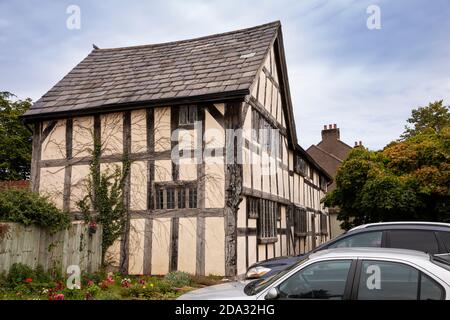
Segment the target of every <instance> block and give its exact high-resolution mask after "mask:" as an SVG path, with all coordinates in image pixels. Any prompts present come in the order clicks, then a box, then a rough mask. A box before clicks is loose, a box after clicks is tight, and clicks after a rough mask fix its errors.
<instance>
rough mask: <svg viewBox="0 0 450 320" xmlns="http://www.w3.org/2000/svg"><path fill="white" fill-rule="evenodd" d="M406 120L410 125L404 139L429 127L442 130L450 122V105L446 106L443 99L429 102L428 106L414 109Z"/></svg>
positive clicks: (406, 129) (406, 128)
mask: <svg viewBox="0 0 450 320" xmlns="http://www.w3.org/2000/svg"><path fill="white" fill-rule="evenodd" d="M406 121H407V122H408V124H409V125H406V126H405V132H403V134H402V136H401V138H402V139H407V138H410V137H412V136H414V135H416V134H418V133H420V132H423V131H425V130H428V129H431V130H434V131H436V132H440V131H441V130H442V129H443V128H445V127H446V126H448V124H449V122H450V112H449V106H444V105H443V101H442V100H440V101H435V102H433V103H429V104H428V106H427V107H419V108H417V109H414V110H412V113H411V117H410V118H409V119H408V120H406Z"/></svg>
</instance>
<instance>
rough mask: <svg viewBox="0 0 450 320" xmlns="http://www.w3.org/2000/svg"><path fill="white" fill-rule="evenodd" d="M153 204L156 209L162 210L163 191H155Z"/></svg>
mask: <svg viewBox="0 0 450 320" xmlns="http://www.w3.org/2000/svg"><path fill="white" fill-rule="evenodd" d="M155 204H156V209H163V208H164V190H163V189H161V188H157V189H156V199H155Z"/></svg>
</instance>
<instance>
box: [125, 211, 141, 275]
mask: <svg viewBox="0 0 450 320" xmlns="http://www.w3.org/2000/svg"><path fill="white" fill-rule="evenodd" d="M144 235H145V219H132V220H131V221H130V244H129V259H128V272H129V273H130V274H143V273H144V269H143V267H144V241H145V237H144Z"/></svg>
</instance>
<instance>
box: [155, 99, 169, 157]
mask: <svg viewBox="0 0 450 320" xmlns="http://www.w3.org/2000/svg"><path fill="white" fill-rule="evenodd" d="M154 119H155V151H156V152H160V151H166V150H170V149H171V132H170V107H162V108H155V113H154Z"/></svg>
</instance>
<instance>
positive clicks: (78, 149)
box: [72, 117, 94, 157]
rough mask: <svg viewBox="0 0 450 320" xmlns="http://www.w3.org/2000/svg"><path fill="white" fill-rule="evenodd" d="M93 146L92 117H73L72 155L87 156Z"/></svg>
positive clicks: (89, 154)
mask: <svg viewBox="0 0 450 320" xmlns="http://www.w3.org/2000/svg"><path fill="white" fill-rule="evenodd" d="M93 148H94V117H77V118H74V119H73V133H72V156H73V157H88V156H91V155H92V151H93Z"/></svg>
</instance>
